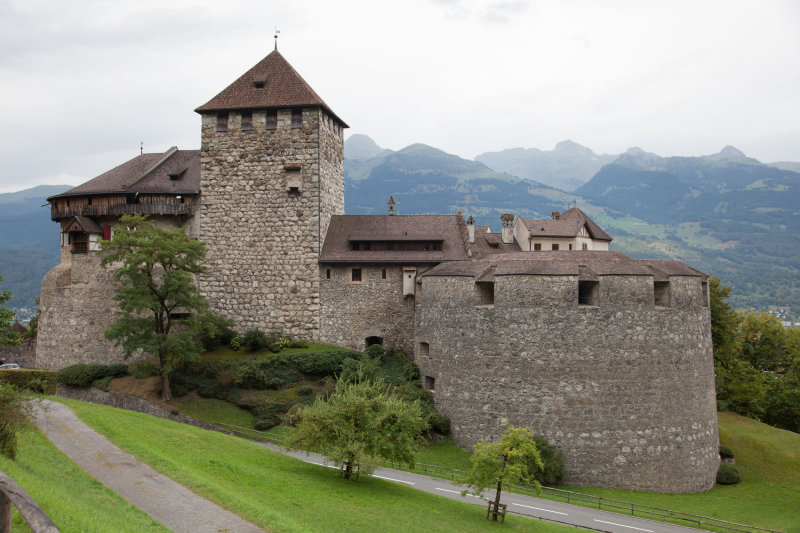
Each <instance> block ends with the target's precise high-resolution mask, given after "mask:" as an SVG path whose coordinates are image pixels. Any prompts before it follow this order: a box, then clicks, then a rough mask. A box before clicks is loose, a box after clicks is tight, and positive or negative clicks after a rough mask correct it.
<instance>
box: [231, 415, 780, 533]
mask: <svg viewBox="0 0 800 533" xmlns="http://www.w3.org/2000/svg"><path fill="white" fill-rule="evenodd" d="M217 425H218V426H220V427H223V428H224V429H226V430H227V431H230V432H232V433H234V434H236V435H239V436H241V437H245V438H249V439H254V440H266V441H269V442H271V443H272V444H278V445H281V446H282V445H284V444H285V443H286V439H287V438H286V437H285V436H283V435H276V434H274V433H267V432H264V431H257V430H254V429H248V428H243V427H240V426H233V425H230V424H221V423H218V424H217ZM379 462H380V464H382V465H384V466H387V467H389V468H398V469H402V470H410V471H415V472H422V473H424V474H426V475H429V474H434V475H435V476H437V477H439V476H446V477H447V478H449V479H450V481H453V482H456V481H457V479H458V478H463V477H464V476H466V474H467V472H465V471H464V470H459V469H457V468H448V467H446V466H438V465H429V464H425V463H417V464H416V465H414V468H411V467H409V466H408V465H404V464H400V463H393V462H390V461H379ZM510 487H511V488H512V489H515V490H523V491H535V489H534V488H533V487H526V486H515V485H510ZM542 493H543V494H545V495H546V496H547V497H549V498H551V499H556V498H561V499H563V500H565V501H566V503H572V504H576V505H583V506H585V507H596V508H597V509H600V510H607V511H613V512H617V513H620V514H622V512H623V511H624V513H625V514H628V513H630V515H631V516H637V514H638V516H640V517H643V518H650V519H653V520H661V521H665V522H666V521H673V522H680V523H684V522H685V523H687V524H690V525H692V526H694V525H697V526H698V527H700V528H702V527H703V526H705V527H706V528H715V529H717V530H724V531H736V532H740V533H783V532H781V531H778V530H775V529H765V528H761V527H756V526H749V525H746V524H738V523H736V522H728V521H726V520H720V519H718V518H712V517H710V516H703V515H696V514H691V513H684V512H682V511H674V510H671V509H662V508H660V507H651V506H649V505H641V504H638V503H632V502H626V501H622V500H615V499H612V498H604V497H602V496H593V495H591V494H584V493H581V492H574V491H570V490H563V489H556V488H553V487H542ZM508 512H509V513H511V512H512V511H508ZM514 514H521V513H514ZM525 516H529V515H525ZM548 521H550V520H548ZM597 531H603V530H597Z"/></svg>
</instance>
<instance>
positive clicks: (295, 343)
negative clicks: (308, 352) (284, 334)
mask: <svg viewBox="0 0 800 533" xmlns="http://www.w3.org/2000/svg"><path fill="white" fill-rule="evenodd" d="M286 347H287V348H301V349H306V348H308V341H301V340H290V341H289V344H288V345H287V346H286Z"/></svg>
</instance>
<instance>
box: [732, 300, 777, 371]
mask: <svg viewBox="0 0 800 533" xmlns="http://www.w3.org/2000/svg"><path fill="white" fill-rule="evenodd" d="M786 348H787V346H786V330H785V329H784V327H783V324H781V321H780V320H779V319H778V318H777V317H774V316H772V315H771V314H769V313H747V314H746V315H745V316H744V320H743V321H742V352H741V358H742V359H744V360H745V361H747V362H748V363H750V364H751V365H753V368H755V369H757V370H769V371H778V372H782V371H784V370H785V368H786V365H787V364H788V363H789V354H788V353H787V351H786Z"/></svg>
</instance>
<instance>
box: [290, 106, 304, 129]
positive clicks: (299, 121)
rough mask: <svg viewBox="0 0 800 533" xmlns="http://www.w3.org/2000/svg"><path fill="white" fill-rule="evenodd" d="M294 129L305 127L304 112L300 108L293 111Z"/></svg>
mask: <svg viewBox="0 0 800 533" xmlns="http://www.w3.org/2000/svg"><path fill="white" fill-rule="evenodd" d="M292 127H293V128H302V127H303V110H302V109H299V108H295V109H292Z"/></svg>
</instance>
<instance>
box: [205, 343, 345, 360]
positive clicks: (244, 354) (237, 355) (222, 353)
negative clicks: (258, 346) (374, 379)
mask: <svg viewBox="0 0 800 533" xmlns="http://www.w3.org/2000/svg"><path fill="white" fill-rule="evenodd" d="M325 350H341V348H340V347H339V346H334V345H332V344H311V343H309V345H308V348H286V349H285V350H281V352H280V353H282V354H293V353H306V352H322V351H325ZM265 355H275V354H274V353H272V352H270V351H269V350H267V349H264V350H259V351H257V352H249V351H247V348H241V349H240V350H234V349H233V348H231V347H230V346H221V347H220V348H217V349H216V350H212V351H210V352H204V353H203V354H201V359H202V360H203V361H217V360H221V359H255V358H257V357H263V356H265Z"/></svg>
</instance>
